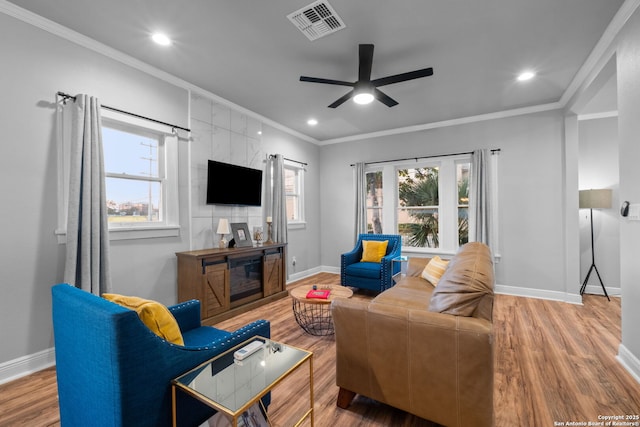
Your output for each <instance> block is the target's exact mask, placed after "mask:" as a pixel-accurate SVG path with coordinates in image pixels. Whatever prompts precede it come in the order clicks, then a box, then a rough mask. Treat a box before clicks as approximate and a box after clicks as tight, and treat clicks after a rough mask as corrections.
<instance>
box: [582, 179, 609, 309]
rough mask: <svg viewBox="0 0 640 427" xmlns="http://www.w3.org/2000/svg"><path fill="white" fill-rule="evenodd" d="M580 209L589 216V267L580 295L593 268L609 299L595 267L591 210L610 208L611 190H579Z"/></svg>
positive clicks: (607, 295)
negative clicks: (587, 211)
mask: <svg viewBox="0 0 640 427" xmlns="http://www.w3.org/2000/svg"><path fill="white" fill-rule="evenodd" d="M579 196H580V209H589V216H590V217H591V267H589V272H588V273H587V277H585V279H584V282H582V287H581V288H580V295H582V294H583V293H584V290H585V288H586V287H587V282H588V281H589V277H590V276H591V273H592V272H593V271H594V270H595V272H596V274H597V275H598V280H600V286H602V290H603V291H604V295H605V296H606V297H607V299H608V300H609V301H611V299H610V298H609V294H607V290H606V289H605V287H604V284H603V283H602V278H601V277H600V272H599V271H598V267H596V254H595V252H594V249H593V210H594V209H610V208H611V190H609V189H603V190H580V194H579Z"/></svg>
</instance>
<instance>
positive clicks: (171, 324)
mask: <svg viewBox="0 0 640 427" xmlns="http://www.w3.org/2000/svg"><path fill="white" fill-rule="evenodd" d="M102 297H103V298H104V299H107V300H109V301H111V302H114V303H116V304H118V305H121V306H123V307H126V308H128V309H131V310H133V311H135V312H136V313H138V316H139V317H140V320H142V323H144V324H145V325H146V326H147V327H148V328H149V329H151V331H152V332H153V333H154V334H156V335H158V336H159V337H160V338H163V339H165V340H167V341H169V342H172V343H174V344H178V345H184V340H183V338H182V333H181V332H180V327H179V326H178V322H177V321H176V319H175V317H173V314H171V312H170V311H169V309H168V308H167V307H165V306H164V305H162V304H160V303H159V302H156V301H151V300H147V299H144V298H139V297H132V296H125V295H119V294H102Z"/></svg>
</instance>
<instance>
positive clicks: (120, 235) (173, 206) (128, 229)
mask: <svg viewBox="0 0 640 427" xmlns="http://www.w3.org/2000/svg"><path fill="white" fill-rule="evenodd" d="M101 118H102V127H103V128H105V127H108V128H112V129H118V130H121V131H125V132H127V131H128V130H127V129H135V130H137V132H132V133H136V134H143V135H158V138H159V147H160V146H163V150H160V148H159V149H158V166H159V169H161V170H163V171H164V177H163V178H162V185H161V187H162V190H161V195H160V198H161V203H162V204H163V207H162V209H163V213H162V216H163V221H160V222H152V223H149V222H144V223H125V224H123V225H117V226H113V223H110V224H109V240H129V239H146V238H162V237H176V236H179V235H180V223H179V193H178V180H179V177H178V135H177V134H176V133H175V132H174V131H173V129H170V128H168V127H167V126H165V125H162V124H156V123H153V122H150V121H148V120H144V119H141V118H137V117H134V116H130V115H128V114H123V113H119V112H115V111H110V110H105V109H103V110H101ZM63 122H64V121H63ZM64 129H65V126H64V125H61V126H60V131H59V133H58V164H59V168H58V187H59V195H60V196H59V197H58V226H57V228H56V231H55V234H56V236H57V238H58V243H60V244H62V243H66V234H67V230H66V227H67V205H68V188H69V161H68V156H69V151H70V147H69V146H68V141H69V138H65V137H64V136H65V130H64ZM160 151H162V154H160ZM160 162H162V165H160ZM105 177H108V174H106V173H105ZM120 177H122V175H120ZM131 177H132V178H134V179H140V178H141V177H135V176H131Z"/></svg>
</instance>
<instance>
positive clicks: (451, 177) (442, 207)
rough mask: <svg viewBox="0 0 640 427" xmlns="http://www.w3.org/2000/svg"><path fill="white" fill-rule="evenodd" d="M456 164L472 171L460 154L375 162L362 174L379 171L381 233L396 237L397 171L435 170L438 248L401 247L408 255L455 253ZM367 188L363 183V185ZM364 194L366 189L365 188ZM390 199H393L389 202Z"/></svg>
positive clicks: (456, 230)
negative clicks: (381, 181)
mask: <svg viewBox="0 0 640 427" xmlns="http://www.w3.org/2000/svg"><path fill="white" fill-rule="evenodd" d="M459 163H469V168H470V169H471V167H472V166H471V165H472V161H471V154H460V155H453V156H439V157H429V158H422V159H421V158H418V159H412V160H404V161H396V162H385V163H384V164H381V163H377V164H376V163H374V164H370V165H367V167H366V168H365V174H366V173H370V172H375V171H380V170H381V171H382V180H383V184H382V185H383V188H382V189H383V200H386V201H387V202H386V203H383V210H382V219H383V221H382V231H383V233H384V234H398V209H400V206H399V194H398V180H397V174H398V170H399V169H413V168H425V167H434V166H435V167H438V168H439V172H438V192H439V206H438V216H439V225H438V239H439V242H440V245H439V247H438V248H425V247H413V246H406V245H403V247H402V251H403V252H407V253H420V254H442V255H453V254H455V253H456V252H457V250H458V248H459V246H458V220H457V219H458V204H457V202H458V183H457V178H456V168H457V165H458V164H459ZM365 185H366V183H365ZM365 191H366V188H365ZM389 200H393V202H392V203H389V202H388V201H389Z"/></svg>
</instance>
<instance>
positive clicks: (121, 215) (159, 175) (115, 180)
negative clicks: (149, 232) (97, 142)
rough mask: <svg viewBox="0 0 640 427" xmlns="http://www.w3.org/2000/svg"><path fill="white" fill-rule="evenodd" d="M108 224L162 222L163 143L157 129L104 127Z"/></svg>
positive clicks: (110, 225)
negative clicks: (148, 130)
mask: <svg viewBox="0 0 640 427" xmlns="http://www.w3.org/2000/svg"><path fill="white" fill-rule="evenodd" d="M102 144H103V148H104V165H105V175H106V191H107V213H108V215H109V227H110V228H113V227H117V226H121V225H129V226H130V225H143V224H144V225H149V224H154V223H155V224H158V223H162V222H163V219H164V216H165V212H164V211H165V209H164V207H163V206H162V200H163V197H162V193H163V184H164V176H165V171H164V161H163V160H164V144H163V137H162V135H159V134H157V133H152V132H144V131H142V130H141V129H131V128H128V129H125V128H124V127H121V126H118V125H115V124H110V125H103V127H102Z"/></svg>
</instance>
